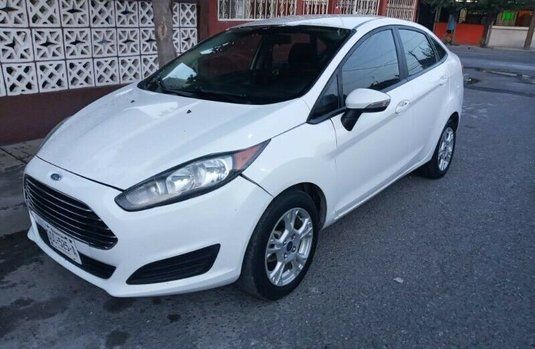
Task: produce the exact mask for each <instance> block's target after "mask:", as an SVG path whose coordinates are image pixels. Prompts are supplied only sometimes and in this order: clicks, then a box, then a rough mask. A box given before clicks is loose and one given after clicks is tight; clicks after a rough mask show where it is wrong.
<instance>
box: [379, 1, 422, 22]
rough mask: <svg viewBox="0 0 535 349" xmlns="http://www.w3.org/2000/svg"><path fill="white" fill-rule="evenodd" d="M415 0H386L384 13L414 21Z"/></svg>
mask: <svg viewBox="0 0 535 349" xmlns="http://www.w3.org/2000/svg"><path fill="white" fill-rule="evenodd" d="M416 4H417V0H388V3H387V5H386V15H387V16H388V17H393V18H399V19H405V20H407V21H414V18H415V16H416Z"/></svg>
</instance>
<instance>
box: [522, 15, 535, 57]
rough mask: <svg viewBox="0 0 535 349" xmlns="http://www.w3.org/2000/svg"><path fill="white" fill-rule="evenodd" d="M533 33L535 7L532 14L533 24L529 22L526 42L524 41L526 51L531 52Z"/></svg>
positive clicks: (534, 27) (534, 28)
mask: <svg viewBox="0 0 535 349" xmlns="http://www.w3.org/2000/svg"><path fill="white" fill-rule="evenodd" d="M533 31H535V6H534V7H533V12H532V13H531V22H529V28H528V33H527V34H526V41H524V49H526V50H529V49H530V48H531V41H532V40H533Z"/></svg>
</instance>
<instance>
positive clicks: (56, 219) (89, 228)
mask: <svg viewBox="0 0 535 349" xmlns="http://www.w3.org/2000/svg"><path fill="white" fill-rule="evenodd" d="M24 191H25V194H26V201H27V202H26V203H27V204H28V207H29V208H30V209H31V210H32V211H34V212H35V213H36V214H37V215H38V216H39V217H41V218H42V219H44V220H45V221H46V222H47V223H49V224H51V225H52V226H54V228H56V229H58V230H60V231H61V232H63V233H65V234H67V235H69V236H71V237H73V238H74V239H77V240H80V241H81V242H84V243H86V244H88V245H90V246H93V247H96V248H100V249H105V250H107V249H110V248H112V247H113V246H114V245H115V244H116V243H117V236H115V234H113V232H112V231H111V230H110V229H109V228H108V226H107V225H106V224H105V223H104V222H103V221H102V220H101V219H100V218H99V217H98V216H97V215H96V214H95V212H93V210H91V208H89V206H87V205H86V204H84V203H82V202H80V201H78V200H76V199H73V198H72V197H70V196H67V195H65V194H62V193H60V192H59V191H57V190H55V189H52V188H51V187H49V186H47V185H44V184H43V183H40V182H38V181H37V180H35V179H33V178H31V177H29V176H26V177H25V178H24Z"/></svg>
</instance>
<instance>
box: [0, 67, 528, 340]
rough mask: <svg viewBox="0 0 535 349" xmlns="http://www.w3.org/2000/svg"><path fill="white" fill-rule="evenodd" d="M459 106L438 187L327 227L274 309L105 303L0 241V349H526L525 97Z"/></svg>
mask: <svg viewBox="0 0 535 349" xmlns="http://www.w3.org/2000/svg"><path fill="white" fill-rule="evenodd" d="M492 79H497V76H496V75H495V74H491V73H484V75H483V80H482V81H487V80H489V81H492ZM491 85H492V84H491ZM465 106H466V107H465V110H464V118H463V119H462V122H461V129H460V132H459V135H458V137H459V141H458V148H457V151H456V154H455V160H454V163H453V167H452V168H451V170H450V172H449V173H448V175H447V176H446V177H445V178H443V179H442V180H439V181H430V180H426V179H422V178H419V177H417V176H414V175H409V176H407V177H406V178H404V179H402V180H400V181H399V182H397V183H396V184H394V185H393V186H391V187H390V188H388V189H387V190H385V191H384V192H383V193H381V194H379V195H378V196H376V197H375V198H374V199H372V200H371V201H369V202H368V203H366V204H365V205H363V206H362V207H360V208H358V209H357V210H356V211H354V212H352V213H351V214H349V215H348V216H346V217H345V218H344V219H342V220H341V221H340V222H338V223H336V224H335V225H333V226H331V227H330V228H328V229H326V230H325V231H324V232H323V234H322V235H321V238H320V242H319V245H318V250H317V253H316V258H315V261H314V264H313V266H312V267H311V269H310V271H309V274H308V275H307V277H306V278H305V280H304V282H303V284H302V285H301V286H300V287H299V288H298V289H297V290H296V292H295V293H293V294H292V295H290V296H288V297H287V298H285V299H283V300H281V301H279V302H276V303H268V302H262V301H258V300H256V299H252V298H250V297H248V296H246V295H244V294H242V293H241V292H239V291H238V290H237V289H236V288H235V287H233V286H228V287H223V288H220V289H216V290H211V291H205V292H201V293H195V294H188V295H180V296H172V297H162V298H138V299H114V298H111V297H110V296H108V295H107V294H106V293H105V292H103V291H101V290H100V289H98V288H96V287H94V286H92V285H90V284H88V283H86V282H85V281H82V280H80V279H79V278H77V277H76V276H74V275H72V274H71V273H69V272H67V271H66V270H64V269H63V268H62V267H61V266H59V265H57V264H56V263H55V262H53V261H52V260H51V259H49V258H47V257H46V256H45V255H43V253H41V252H39V250H38V249H37V248H36V247H35V246H34V245H33V244H32V243H31V242H29V241H28V240H26V238H25V237H24V235H23V234H13V235H9V236H8V237H5V238H3V239H0V295H1V297H0V347H2V348H19V347H47V348H49V347H50V348H55V347H58V348H59V347H62V348H63V347H71V348H94V347H113V346H124V347H135V346H140V347H174V348H176V347H199V348H211V347H222V348H234V347H259V348H264V347H267V348H291V347H306V348H309V347H314V348H316V347H334V348H339V347H355V346H361V347H394V348H397V347H433V348H435V347H448V348H449V347H496V348H513V347H522V348H526V347H534V346H535V311H534V309H535V261H534V258H535V171H534V169H535V155H534V154H535V138H534V137H533V136H534V134H535V114H534V112H533V110H534V107H535V105H534V99H533V98H530V97H526V96H523V95H521V94H517V93H501V92H489V91H480V90H474V89H467V90H466V93H465ZM395 278H400V279H398V280H399V281H401V280H402V281H403V282H398V281H395V280H394V279H395Z"/></svg>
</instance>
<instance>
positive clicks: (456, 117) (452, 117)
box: [448, 112, 460, 131]
mask: <svg viewBox="0 0 535 349" xmlns="http://www.w3.org/2000/svg"><path fill="white" fill-rule="evenodd" d="M450 121H451V122H452V126H453V129H454V130H455V131H457V128H458V127H459V122H460V117H459V113H458V112H454V113H453V114H451V115H450V117H449V119H448V122H450Z"/></svg>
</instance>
